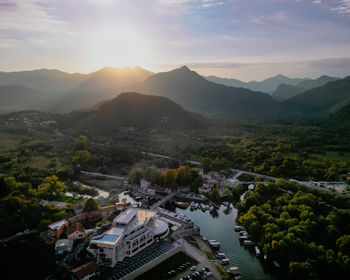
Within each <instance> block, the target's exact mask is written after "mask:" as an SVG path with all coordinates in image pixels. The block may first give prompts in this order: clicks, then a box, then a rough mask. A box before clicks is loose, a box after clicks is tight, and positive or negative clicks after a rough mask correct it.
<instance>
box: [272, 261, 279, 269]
mask: <svg viewBox="0 0 350 280" xmlns="http://www.w3.org/2000/svg"><path fill="white" fill-rule="evenodd" d="M272 263H273V265H274V266H275V267H277V268H280V264H279V263H278V262H277V261H273V262H272Z"/></svg>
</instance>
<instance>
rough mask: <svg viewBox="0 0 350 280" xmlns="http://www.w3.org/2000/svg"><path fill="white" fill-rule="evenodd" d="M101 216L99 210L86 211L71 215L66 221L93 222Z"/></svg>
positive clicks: (72, 222)
mask: <svg viewBox="0 0 350 280" xmlns="http://www.w3.org/2000/svg"><path fill="white" fill-rule="evenodd" d="M101 218H102V215H101V213H100V212H98V211H90V212H87V213H81V214H79V215H76V216H74V217H71V218H69V219H68V221H69V222H70V223H71V224H76V223H81V224H84V223H95V222H97V221H98V220H100V219H101Z"/></svg>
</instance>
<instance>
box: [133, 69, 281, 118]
mask: <svg viewBox="0 0 350 280" xmlns="http://www.w3.org/2000/svg"><path fill="white" fill-rule="evenodd" d="M128 91H136V92H140V93H143V94H157V95H161V96H164V97H167V98H170V99H171V100H173V101H174V102H176V103H178V104H180V105H181V106H183V107H184V108H185V109H187V110H190V111H193V112H198V113H201V114H204V115H207V116H215V117H225V116H227V117H229V116H230V117H256V116H262V115H264V114H265V113H266V112H267V111H269V110H270V109H271V107H273V106H274V105H275V104H276V102H275V100H274V99H273V98H272V97H271V96H269V95H268V94H265V93H261V92H253V91H251V90H248V89H244V88H234V87H227V86H224V85H220V84H217V83H213V82H210V81H208V80H206V79H205V78H204V77H202V76H200V75H199V74H198V73H196V72H195V71H191V70H190V69H189V68H188V67H186V66H183V67H181V68H178V69H175V70H172V71H169V72H163V73H157V74H154V75H153V76H151V77H149V78H147V79H146V80H145V81H143V82H141V83H139V84H137V85H134V86H132V87H130V88H128Z"/></svg>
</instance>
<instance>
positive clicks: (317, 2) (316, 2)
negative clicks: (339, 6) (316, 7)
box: [312, 0, 322, 4]
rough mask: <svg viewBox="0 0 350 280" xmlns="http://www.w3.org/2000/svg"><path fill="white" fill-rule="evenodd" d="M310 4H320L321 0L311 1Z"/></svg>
mask: <svg viewBox="0 0 350 280" xmlns="http://www.w3.org/2000/svg"><path fill="white" fill-rule="evenodd" d="M312 3H314V4H322V1H321V0H313V1H312Z"/></svg>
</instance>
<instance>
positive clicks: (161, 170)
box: [158, 168, 169, 174]
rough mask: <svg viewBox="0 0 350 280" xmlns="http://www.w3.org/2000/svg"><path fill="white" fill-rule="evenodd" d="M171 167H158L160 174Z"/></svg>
mask: <svg viewBox="0 0 350 280" xmlns="http://www.w3.org/2000/svg"><path fill="white" fill-rule="evenodd" d="M168 169H169V168H158V171H159V172H160V174H165V173H166V172H167V171H168Z"/></svg>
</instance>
